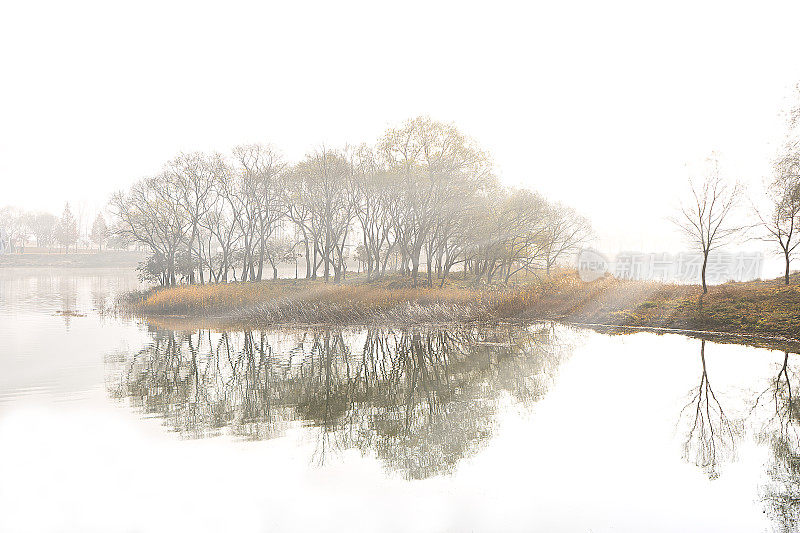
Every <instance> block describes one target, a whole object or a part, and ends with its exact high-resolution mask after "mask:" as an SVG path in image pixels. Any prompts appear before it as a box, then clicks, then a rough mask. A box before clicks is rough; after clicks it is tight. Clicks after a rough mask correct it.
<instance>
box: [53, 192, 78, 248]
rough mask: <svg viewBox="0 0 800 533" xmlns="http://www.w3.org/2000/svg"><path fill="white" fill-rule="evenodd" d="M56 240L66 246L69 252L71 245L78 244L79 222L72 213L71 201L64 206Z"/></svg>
mask: <svg viewBox="0 0 800 533" xmlns="http://www.w3.org/2000/svg"><path fill="white" fill-rule="evenodd" d="M56 240H57V241H58V243H59V244H61V246H63V247H64V249H65V251H66V252H67V253H69V247H70V246H72V245H76V243H77V242H78V223H77V222H76V221H75V217H74V216H73V215H72V211H71V210H70V208H69V202H67V203H66V205H65V206H64V212H63V213H62V214H61V220H59V222H58V226H57V228H56Z"/></svg>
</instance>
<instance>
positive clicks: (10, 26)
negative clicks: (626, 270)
mask: <svg viewBox="0 0 800 533" xmlns="http://www.w3.org/2000/svg"><path fill="white" fill-rule="evenodd" d="M798 20H800V4H798V3H791V2H787V3H784V4H778V3H775V4H773V3H766V2H758V3H751V4H750V7H746V6H737V5H735V3H733V2H719V3H699V2H686V3H681V2H673V1H670V2H663V3H662V4H660V5H656V4H655V3H651V2H648V3H645V2H631V3H618V2H596V1H589V2H547V3H535V4H533V3H531V4H528V3H523V2H520V3H509V4H502V3H498V2H491V3H489V2H482V3H467V2H453V3H444V2H441V3H433V2H420V3H416V2H409V1H404V2H391V3H381V4H380V5H379V3H378V2H363V3H350V2H341V1H332V2H326V3H308V2H281V3H276V4H272V5H270V4H267V3H252V4H245V3H241V4H239V3H234V2H224V3H222V2H220V3H217V4H215V5H211V4H206V3H201V2H186V3H169V5H167V3H166V2H152V3H150V2H137V3H125V4H123V3H116V2H115V3H112V2H97V3H86V2H35V1H26V2H11V1H8V0H6V1H3V2H0V73H1V74H0V76H2V77H1V78H0V205H5V204H16V205H19V206H22V207H26V208H30V209H47V210H51V211H54V212H60V211H61V209H62V208H63V203H64V201H65V200H69V201H70V202H72V203H73V204H82V205H84V206H88V207H86V208H87V209H94V208H96V207H100V206H102V205H103V204H104V202H105V200H106V199H107V197H108V195H109V194H110V193H111V192H112V191H113V190H115V189H118V188H121V187H124V186H126V185H127V184H128V183H130V182H131V181H133V180H135V179H137V178H139V177H141V176H143V175H147V174H150V173H153V172H155V171H156V170H158V168H159V167H160V166H161V164H162V163H163V162H164V161H165V160H167V159H168V158H170V157H172V156H173V155H175V154H176V153H177V152H179V151H181V150H183V151H190V150H220V151H226V150H228V149H229V148H230V147H232V146H234V145H236V144H238V143H243V142H271V143H273V144H275V145H276V146H278V147H279V148H281V149H282V150H283V151H284V152H285V153H286V155H287V156H288V157H289V158H290V159H297V158H299V157H301V156H302V154H303V153H304V152H306V151H307V150H310V149H313V148H314V147H316V146H319V145H320V144H322V143H325V144H327V145H334V146H335V145H343V144H344V143H346V142H350V143H357V142H362V141H368V142H369V141H373V140H374V139H375V138H376V136H377V135H378V134H379V133H380V132H381V131H382V130H383V129H385V127H386V126H387V125H390V124H393V123H396V122H399V121H402V120H403V119H405V118H408V117H412V116H415V115H419V114H423V113H427V114H430V115H431V116H432V117H433V118H435V119H440V120H448V121H450V120H452V121H455V122H456V123H457V124H458V125H459V126H460V127H461V129H462V130H464V131H465V132H466V133H468V134H470V135H472V136H473V137H475V138H476V139H477V140H478V141H479V142H480V143H481V144H482V145H483V146H484V147H485V148H487V149H489V150H490V151H491V152H492V153H493V154H494V157H495V160H496V162H497V166H498V169H499V172H500V175H501V177H502V179H503V181H504V182H506V183H508V184H516V185H519V184H524V185H527V186H530V187H532V188H535V189H538V190H540V191H542V192H543V193H544V194H546V195H547V196H549V197H550V198H553V199H557V200H561V201H564V202H566V203H569V204H571V205H573V206H575V207H576V208H578V209H579V210H580V211H582V212H583V213H585V214H586V215H588V216H589V217H590V218H591V219H592V221H593V224H594V226H595V227H596V228H597V231H598V233H599V234H600V236H601V237H602V239H603V242H605V243H606V245H607V247H610V248H615V247H618V248H628V249H641V250H644V251H661V250H674V249H676V248H681V246H680V240H679V237H678V236H677V234H676V233H675V231H674V229H673V227H672V225H671V224H670V223H669V222H667V221H666V220H665V219H666V217H667V216H669V215H670V214H672V213H673V211H674V206H675V204H676V201H677V198H678V195H679V192H680V191H683V188H684V187H685V182H686V177H687V172H686V169H685V164H686V163H687V162H691V161H696V160H698V159H700V158H702V157H704V156H705V155H706V154H708V153H709V152H710V151H711V150H712V149H715V150H718V151H719V152H721V154H722V157H723V161H724V164H725V167H726V168H727V169H728V170H729V174H730V175H731V177H738V178H740V179H742V180H743V181H745V182H747V183H751V184H753V185H758V184H759V183H760V182H761V180H762V179H763V177H764V176H765V174H766V173H767V171H768V160H769V157H770V156H771V154H772V153H773V152H774V149H775V146H776V144H777V143H778V142H780V136H781V134H782V127H783V123H782V119H781V118H780V116H779V112H780V110H781V108H782V107H783V106H784V99H785V97H786V95H787V94H788V91H789V88H790V87H791V85H793V84H794V83H795V82H796V81H798V80H800V61H798V58H800V31H797V21H798Z"/></svg>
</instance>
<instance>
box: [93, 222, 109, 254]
mask: <svg viewBox="0 0 800 533" xmlns="http://www.w3.org/2000/svg"><path fill="white" fill-rule="evenodd" d="M108 235H109V232H108V226H107V225H106V219H105V218H103V214H102V213H97V217H95V219H94V223H93V224H92V232H91V233H90V235H89V236H90V237H91V239H92V242H93V243H95V244H96V245H97V246H98V247H99V248H100V250H101V251H102V249H103V243H105V242H106V240H107V239H108Z"/></svg>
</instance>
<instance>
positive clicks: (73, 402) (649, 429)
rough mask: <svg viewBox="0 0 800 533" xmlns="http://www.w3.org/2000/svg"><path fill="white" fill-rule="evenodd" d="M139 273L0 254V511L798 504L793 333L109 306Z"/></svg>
mask: <svg viewBox="0 0 800 533" xmlns="http://www.w3.org/2000/svg"><path fill="white" fill-rule="evenodd" d="M136 287H138V282H137V281H136V280H135V278H134V277H133V276H132V275H131V274H130V273H128V272H127V271H121V270H113V269H109V270H103V271H100V270H97V271H91V270H74V271H65V270H64V271H44V270H37V271H33V272H30V271H24V270H4V271H2V273H0V303H2V305H0V346H2V356H0V472H2V476H0V529H2V530H4V531H6V530H7V531H47V530H53V529H59V530H70V531H72V530H75V531H78V530H79V531H86V530H98V531H100V530H102V531H130V530H132V529H133V530H145V531H167V530H174V529H181V530H185V529H193V530H198V531H215V530H219V529H220V528H224V529H230V528H235V529H236V530H239V531H262V530H264V529H280V530H295V531H306V530H322V531H327V530H341V529H347V530H356V531H368V530H375V529H376V528H377V529H387V528H388V529H398V530H416V531H442V530H445V531H446V530H452V531H457V530H461V529H463V528H464V527H469V528H471V529H474V530H476V531H496V530H512V531H574V530H590V529H591V530H592V531H607V530H612V529H613V530H616V531H641V530H650V531H653V530H656V531H658V530H663V531H675V530H697V529H701V530H719V531H772V530H776V531H781V530H783V531H791V530H793V529H794V528H795V527H796V525H797V522H796V519H797V516H798V515H797V504H796V503H795V502H796V501H797V497H798V496H800V475H798V474H797V468H796V464H797V462H798V459H797V457H798V449H800V448H798V443H799V442H800V441H799V440H798V439H800V434H798V432H797V429H798V418H797V411H796V409H797V401H796V399H795V397H794V396H793V391H794V390H796V383H797V371H798V369H800V363H798V361H797V360H796V358H797V357H798V356H797V355H795V354H785V353H783V352H779V351H770V350H764V349H756V348H750V347H744V346H737V345H722V344H715V343H711V342H705V341H701V340H698V339H690V338H685V337H682V336H677V335H667V336H656V335H652V334H636V335H630V336H607V335H603V334H600V333H596V332H591V331H587V330H578V329H573V328H569V327H566V326H561V325H555V324H551V323H542V324H533V325H530V326H526V327H521V326H509V325H507V326H501V327H496V328H478V327H459V328H449V329H446V330H445V329H441V328H431V327H420V328H412V329H407V328H321V327H292V328H271V329H266V330H248V331H213V330H204V329H196V330H191V331H179V330H178V331H175V330H165V329H161V328H155V327H151V326H148V325H147V324H146V323H143V322H139V321H136V320H131V319H124V318H121V317H117V316H116V315H114V314H113V313H110V312H108V309H109V307H110V304H111V303H112V302H113V299H114V297H115V295H117V294H119V293H120V292H122V291H125V290H130V289H133V288H136ZM41 506H46V508H47V509H48V512H46V513H43V512H41ZM176 509H180V510H181V511H180V512H176ZM408 509H414V512H413V513H412V512H407V510H408ZM653 517H659V520H658V521H654V518H653Z"/></svg>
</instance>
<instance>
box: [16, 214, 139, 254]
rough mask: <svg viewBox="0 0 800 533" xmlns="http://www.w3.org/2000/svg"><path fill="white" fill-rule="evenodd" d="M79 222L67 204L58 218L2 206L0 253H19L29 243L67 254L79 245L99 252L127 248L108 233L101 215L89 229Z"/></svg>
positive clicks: (121, 239) (122, 241)
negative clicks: (96, 249)
mask: <svg viewBox="0 0 800 533" xmlns="http://www.w3.org/2000/svg"><path fill="white" fill-rule="evenodd" d="M79 218H81V219H82V218H83V217H82V216H81V217H79ZM82 222H83V220H79V219H78V218H76V217H75V215H73V213H72V209H71V208H70V206H69V203H67V204H66V205H65V206H64V211H63V212H62V214H61V217H57V216H56V215H54V214H52V213H48V212H45V211H25V210H23V209H20V208H17V207H13V206H5V207H2V208H0V253H22V252H24V251H25V247H26V246H27V245H29V244H35V246H36V247H37V248H58V249H59V250H62V251H64V252H67V253H68V252H69V251H70V250H77V248H78V246H82V247H83V248H87V249H88V248H89V247H90V246H91V245H92V244H94V245H95V246H97V248H98V249H100V250H102V249H103V247H104V246H110V247H111V248H117V249H120V248H126V247H128V244H129V243H128V242H127V241H126V240H124V239H123V238H122V237H121V236H117V235H114V234H112V233H111V231H110V229H109V227H108V225H107V223H106V219H105V217H104V216H103V214H102V213H98V214H97V216H96V217H95V219H94V222H93V223H92V226H91V228H84V226H83V223H82Z"/></svg>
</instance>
